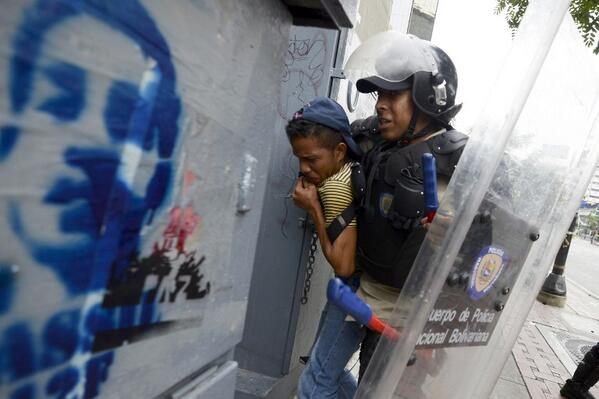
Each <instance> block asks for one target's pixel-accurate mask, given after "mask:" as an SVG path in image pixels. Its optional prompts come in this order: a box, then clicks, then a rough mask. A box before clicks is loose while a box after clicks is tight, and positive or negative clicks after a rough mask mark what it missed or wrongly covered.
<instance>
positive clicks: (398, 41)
mask: <svg viewBox="0 0 599 399" xmlns="http://www.w3.org/2000/svg"><path fill="white" fill-rule="evenodd" d="M344 72H345V75H346V76H347V77H348V78H349V79H350V80H352V81H354V82H356V87H357V88H358V90H359V91H360V92H362V93H370V92H373V91H376V90H379V89H383V90H389V91H399V90H405V89H408V88H411V89H412V100H413V102H414V105H415V106H416V108H417V109H418V110H419V111H422V112H424V113H425V114H427V115H429V116H430V117H431V118H433V119H435V120H437V121H438V122H440V123H441V124H443V125H445V126H449V122H450V121H451V119H453V117H454V116H455V115H456V114H457V113H458V112H459V110H460V109H461V108H462V105H461V104H457V105H456V103H455V97H456V92H457V86H458V76H457V73H456V69H455V66H454V65H453V62H452V61H451V59H450V58H449V56H448V55H447V54H446V53H445V52H444V51H443V50H441V49H440V48H438V47H436V46H434V45H433V44H432V43H431V42H429V41H426V40H422V39H419V38H417V37H416V36H412V35H406V34H403V33H399V32H393V31H388V32H382V33H379V34H377V35H375V36H373V37H371V38H370V39H368V40H366V41H365V42H364V43H362V44H361V45H360V46H359V47H358V48H357V49H356V50H355V51H354V52H353V53H352V55H351V56H350V57H349V59H348V61H347V63H346V65H345V68H344Z"/></svg>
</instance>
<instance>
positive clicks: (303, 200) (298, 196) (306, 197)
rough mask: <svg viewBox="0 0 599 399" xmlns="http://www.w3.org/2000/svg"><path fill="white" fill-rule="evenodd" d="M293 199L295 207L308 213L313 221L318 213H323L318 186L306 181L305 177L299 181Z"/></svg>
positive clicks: (301, 177)
mask: <svg viewBox="0 0 599 399" xmlns="http://www.w3.org/2000/svg"><path fill="white" fill-rule="evenodd" d="M291 197H292V198H293V202H294V203H295V205H297V206H299V207H300V208H302V209H303V210H305V211H306V212H308V213H309V214H310V216H312V218H313V219H316V217H315V216H316V214H317V213H319V212H320V213H322V206H321V205H320V200H319V198H318V190H317V189H316V186H315V185H314V184H312V183H310V182H308V181H307V180H306V179H304V177H303V176H300V177H299V178H298V179H297V182H296V183H295V189H294V190H293V194H292V195H291Z"/></svg>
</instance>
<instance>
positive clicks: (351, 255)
mask: <svg viewBox="0 0 599 399" xmlns="http://www.w3.org/2000/svg"><path fill="white" fill-rule="evenodd" d="M293 200H294V201H295V203H296V204H297V205H298V206H299V207H300V208H302V209H304V210H306V211H307V212H308V214H309V215H310V217H311V218H312V220H314V226H315V229H316V234H318V239H319V241H320V246H321V248H322V252H323V253H324V256H325V258H326V259H327V261H328V262H329V263H330V264H331V266H332V267H333V270H335V274H336V275H338V276H341V277H349V276H351V275H352V274H353V273H354V272H355V270H356V264H355V255H356V244H357V240H358V229H357V228H356V227H354V226H348V227H346V228H345V229H343V231H342V232H341V234H339V237H337V239H336V240H335V242H334V243H332V242H331V240H330V239H329V236H328V234H327V229H326V221H325V216H324V212H323V209H322V206H321V204H320V201H319V200H318V192H317V190H316V186H314V185H312V184H309V183H307V182H304V181H303V179H302V178H300V179H299V180H298V182H297V184H296V185H295V190H294V192H293Z"/></svg>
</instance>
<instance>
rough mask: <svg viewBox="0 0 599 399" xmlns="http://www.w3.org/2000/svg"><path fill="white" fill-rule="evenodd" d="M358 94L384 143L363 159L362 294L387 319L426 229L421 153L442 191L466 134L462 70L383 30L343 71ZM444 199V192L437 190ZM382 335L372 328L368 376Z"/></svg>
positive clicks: (427, 46)
mask: <svg viewBox="0 0 599 399" xmlns="http://www.w3.org/2000/svg"><path fill="white" fill-rule="evenodd" d="M345 72H346V75H348V76H349V78H350V79H352V78H354V77H357V78H359V79H357V80H356V87H357V89H358V91H360V92H361V93H376V95H377V102H376V106H375V109H376V116H377V120H378V131H379V134H380V139H381V140H380V141H379V142H378V143H377V144H375V145H374V146H373V147H372V149H370V151H369V152H368V154H367V155H366V157H365V158H364V160H363V167H364V172H365V173H364V175H365V188H366V189H365V193H364V195H363V196H362V198H361V199H360V202H361V207H360V210H359V211H358V248H357V260H358V265H359V267H360V268H361V270H362V271H363V274H362V277H361V282H360V288H359V290H358V295H359V296H360V297H361V298H362V299H363V300H364V301H365V302H366V303H368V304H369V305H370V306H371V308H372V310H373V312H374V313H375V314H376V315H377V316H378V317H379V318H380V319H382V320H384V321H388V319H389V317H390V315H391V312H392V310H393V308H394V305H395V302H396V300H397V297H398V296H399V293H400V291H401V288H402V287H403V285H404V283H405V281H406V278H407V276H408V273H409V272H410V268H411V266H412V263H413V261H414V259H415V257H416V255H417V253H418V250H419V248H420V245H421V243H422V241H423V239H424V236H425V233H426V229H425V226H424V225H423V222H422V219H423V217H424V213H425V206H424V198H423V174H422V167H421V156H422V154H423V153H427V152H428V153H432V154H433V155H434V156H435V158H436V165H437V178H438V186H439V190H440V191H443V190H444V188H445V187H446V184H447V183H448V181H449V179H450V178H451V176H452V173H453V171H454V168H455V167H456V164H457V162H458V159H459V157H460V155H461V153H462V150H463V148H464V145H465V144H466V141H467V137H466V136H465V135H464V134H462V133H460V132H457V131H456V130H454V129H453V128H452V126H451V125H450V121H451V120H452V118H453V117H454V116H455V115H456V114H457V113H458V112H459V110H460V108H461V104H456V102H455V97H456V90H457V83H458V81H457V73H456V69H455V67H454V65H453V63H452V61H451V59H450V58H449V56H447V54H446V53H445V52H443V51H442V50H441V49H439V48H438V47H436V46H434V45H432V44H431V43H430V42H428V41H425V40H421V39H418V38H417V37H414V36H411V35H404V34H400V33H397V32H384V33H382V34H379V35H376V36H374V37H373V38H371V39H369V40H368V41H366V42H364V43H363V44H362V45H361V46H360V47H359V48H358V49H357V50H356V51H355V52H354V53H353V54H352V56H351V57H350V59H349V60H348V62H347V64H346V68H345ZM440 194H441V193H440ZM379 338H380V336H379V335H378V334H377V333H375V332H373V331H368V332H367V334H366V337H365V338H364V341H363V342H362V348H361V352H360V378H361V377H362V376H363V374H364V371H365V370H366V367H367V366H368V363H369V362H370V358H371V356H372V354H373V352H374V349H375V347H376V344H377V343H378V340H379Z"/></svg>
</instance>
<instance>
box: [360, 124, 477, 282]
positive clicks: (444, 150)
mask: <svg viewBox="0 0 599 399" xmlns="http://www.w3.org/2000/svg"><path fill="white" fill-rule="evenodd" d="M466 141H467V136H466V135H464V134H463V133H460V132H458V131H455V130H451V131H447V132H444V133H442V134H440V135H437V136H434V137H432V138H431V139H429V140H427V141H424V142H421V143H417V144H410V145H407V146H403V147H402V146H400V145H399V144H398V143H397V142H388V141H383V142H380V143H378V144H377V145H376V146H375V147H374V148H372V150H371V151H370V152H369V153H368V154H367V155H366V158H365V160H364V163H363V166H364V172H365V177H366V192H365V193H364V196H363V199H362V204H361V207H360V209H359V211H358V249H357V260H358V265H359V267H360V268H361V269H362V270H364V271H366V272H367V273H368V274H369V275H371V276H372V277H374V278H375V279H376V280H378V281H379V282H381V283H383V284H386V285H390V286H393V287H396V288H402V286H403V284H404V282H405V281H406V278H407V276H408V273H409V272H410V269H411V267H412V263H413V262H414V259H415V258H416V255H417V254H418V250H419V249H420V245H421V244H422V241H423V240H424V236H425V235H426V230H425V229H424V228H423V227H422V226H421V224H420V220H421V219H422V218H423V217H424V216H425V203H424V193H423V191H424V188H423V174H422V166H421V159H422V154H424V153H427V152H428V153H432V154H433V155H434V156H435V160H436V165H437V175H438V176H446V177H447V178H450V177H451V175H452V174H453V171H454V169H455V166H456V165H457V163H458V160H459V158H460V155H461V154H462V150H463V148H464V146H465V145H466Z"/></svg>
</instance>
